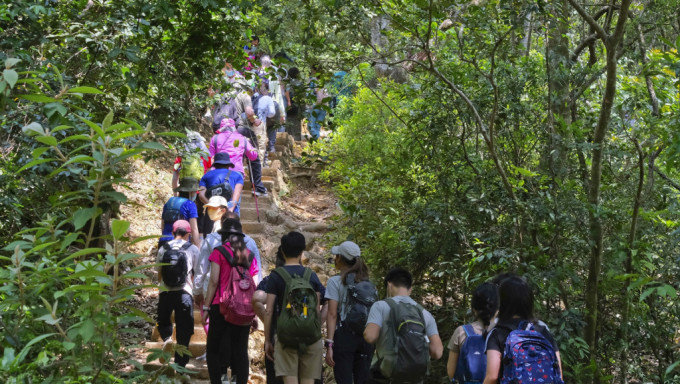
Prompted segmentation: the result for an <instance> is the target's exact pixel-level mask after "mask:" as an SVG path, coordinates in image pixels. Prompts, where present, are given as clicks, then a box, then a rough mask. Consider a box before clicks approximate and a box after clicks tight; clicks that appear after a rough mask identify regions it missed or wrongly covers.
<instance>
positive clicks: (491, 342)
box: [485, 328, 503, 352]
mask: <svg viewBox="0 0 680 384" xmlns="http://www.w3.org/2000/svg"><path fill="white" fill-rule="evenodd" d="M502 348H503V346H502V345H501V343H500V341H499V340H498V329H497V328H494V329H492V330H490V331H489V334H488V335H487V336H486V348H485V350H486V351H498V352H503V349H502Z"/></svg>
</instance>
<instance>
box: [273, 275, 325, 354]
mask: <svg viewBox="0 0 680 384" xmlns="http://www.w3.org/2000/svg"><path fill="white" fill-rule="evenodd" d="M274 272H276V273H277V274H278V275H279V276H281V278H283V281H284V282H285V283H286V290H285V293H284V295H283V301H282V307H281V312H280V313H279V317H278V319H277V329H276V336H277V338H278V342H280V343H281V344H282V345H283V346H284V347H286V348H296V349H298V350H300V351H304V350H305V349H306V347H307V346H308V345H311V344H314V343H316V342H317V341H319V339H321V321H320V319H319V316H318V313H317V308H318V306H319V303H318V302H317V298H316V291H314V288H312V285H311V284H310V282H309V281H310V278H311V277H312V270H311V269H309V268H305V272H304V274H303V275H302V276H300V275H298V274H294V275H293V276H291V275H290V273H288V271H287V270H286V269H285V268H284V267H278V268H276V269H275V270H274Z"/></svg>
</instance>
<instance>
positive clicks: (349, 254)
mask: <svg viewBox="0 0 680 384" xmlns="http://www.w3.org/2000/svg"><path fill="white" fill-rule="evenodd" d="M331 253H332V254H334V255H340V256H342V257H343V258H345V259H346V260H349V261H352V260H354V259H356V258H357V257H361V249H359V246H358V245H356V243H354V242H352V241H345V242H344V243H342V244H340V245H336V246H335V247H333V248H331Z"/></svg>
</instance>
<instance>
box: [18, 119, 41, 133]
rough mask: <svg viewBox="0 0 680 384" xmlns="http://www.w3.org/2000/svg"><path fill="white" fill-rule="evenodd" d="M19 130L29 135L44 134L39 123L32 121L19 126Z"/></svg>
mask: <svg viewBox="0 0 680 384" xmlns="http://www.w3.org/2000/svg"><path fill="white" fill-rule="evenodd" d="M21 131H22V132H23V133H24V134H25V135H26V136H29V137H32V136H35V135H44V134H45V129H44V128H43V127H42V125H40V123H37V122H35V121H34V122H32V123H31V124H28V125H26V126H24V127H23V128H21Z"/></svg>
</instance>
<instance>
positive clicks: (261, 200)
mask: <svg viewBox="0 0 680 384" xmlns="http://www.w3.org/2000/svg"><path fill="white" fill-rule="evenodd" d="M257 203H258V204H259V206H260V209H261V208H262V207H264V206H269V205H271V204H272V197H271V196H258V197H257ZM244 207H245V208H255V198H254V197H253V194H252V193H244V194H242V195H241V208H244ZM260 213H262V211H260Z"/></svg>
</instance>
